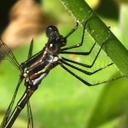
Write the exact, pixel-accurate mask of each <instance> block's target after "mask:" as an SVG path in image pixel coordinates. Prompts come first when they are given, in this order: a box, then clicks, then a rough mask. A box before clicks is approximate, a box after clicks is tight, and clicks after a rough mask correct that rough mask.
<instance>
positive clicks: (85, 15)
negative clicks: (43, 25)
mask: <svg viewBox="0 0 128 128" xmlns="http://www.w3.org/2000/svg"><path fill="white" fill-rule="evenodd" d="M60 1H61V3H62V4H63V5H64V6H65V7H66V8H67V9H68V11H69V12H70V13H71V14H72V15H73V16H74V17H75V18H76V19H77V20H79V21H80V22H81V23H82V24H83V23H84V22H85V21H87V25H86V29H87V31H88V33H89V34H90V35H91V36H92V37H93V38H94V40H95V41H96V42H97V43H98V44H99V45H101V44H102V43H103V42H104V41H105V40H106V41H105V42H106V43H105V45H104V51H105V52H106V53H107V55H108V56H109V57H110V58H111V59H112V61H113V62H114V63H115V64H116V66H117V67H118V68H119V70H120V71H121V72H122V73H128V51H127V49H126V48H125V47H124V46H123V45H122V44H121V42H120V41H119V40H118V39H117V38H116V37H115V36H114V34H113V33H112V32H111V31H110V29H109V28H108V27H107V26H106V25H105V24H104V23H103V22H102V21H101V20H100V18H99V17H98V16H97V14H95V12H94V11H93V10H92V9H91V8H90V7H89V6H88V4H87V3H86V2H85V1H84V0H77V1H74V0H60Z"/></svg>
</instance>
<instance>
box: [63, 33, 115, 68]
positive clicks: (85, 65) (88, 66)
mask: <svg viewBox="0 0 128 128" xmlns="http://www.w3.org/2000/svg"><path fill="white" fill-rule="evenodd" d="M109 38H110V35H109V36H108V37H107V38H106V39H105V40H104V41H103V43H102V45H101V47H100V49H99V51H98V53H97V55H96V56H95V58H94V60H93V62H92V63H91V64H89V65H88V64H83V63H80V62H77V61H73V60H70V59H67V58H64V57H62V59H63V60H65V61H67V62H71V63H74V64H78V65H81V66H84V67H86V68H91V67H93V65H94V64H95V62H96V60H97V58H98V56H99V54H100V52H101V49H102V48H103V46H104V44H105V43H106V41H107V40H108V39H109ZM111 64H113V63H111Z"/></svg>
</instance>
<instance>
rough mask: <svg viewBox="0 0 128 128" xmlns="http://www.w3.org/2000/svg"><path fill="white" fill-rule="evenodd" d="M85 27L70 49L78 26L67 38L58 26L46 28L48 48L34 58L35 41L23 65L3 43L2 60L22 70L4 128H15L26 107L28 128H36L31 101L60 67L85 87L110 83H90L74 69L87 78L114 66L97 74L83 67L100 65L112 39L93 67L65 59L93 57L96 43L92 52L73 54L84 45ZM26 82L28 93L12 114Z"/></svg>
mask: <svg viewBox="0 0 128 128" xmlns="http://www.w3.org/2000/svg"><path fill="white" fill-rule="evenodd" d="M85 27H86V23H85V25H84V27H83V32H82V37H81V41H80V43H76V44H74V45H72V46H69V47H67V46H66V45H67V38H68V37H69V36H70V35H72V34H73V33H74V32H75V31H76V29H77V28H78V23H77V24H76V26H75V27H74V28H73V29H72V30H71V31H70V32H69V33H68V34H67V35H66V36H62V35H61V34H60V33H59V31H58V29H57V28H56V27H55V26H48V28H47V29H46V35H47V37H48V42H47V43H46V45H45V47H44V48H43V49H42V50H41V51H39V52H38V53H36V54H35V55H32V50H33V41H31V45H30V48H29V53H28V59H27V60H26V61H25V62H23V63H21V64H19V63H18V61H17V60H16V58H15V56H14V54H13V53H12V51H11V49H10V48H9V47H8V46H7V45H6V44H5V43H4V42H3V41H0V57H3V56H7V57H8V59H9V60H10V61H11V62H12V63H13V64H14V65H15V66H16V67H17V68H18V69H19V71H20V78H19V82H18V84H17V86H16V89H15V92H14V95H13V97H12V100H11V103H10V105H9V107H8V109H7V111H6V113H5V116H4V119H3V121H2V124H1V127H2V128H11V127H12V125H13V124H14V122H15V120H16V119H17V117H18V115H19V114H20V112H21V111H22V109H23V108H24V107H25V105H27V108H28V109H27V110H28V114H29V119H28V128H29V127H32V128H33V119H32V111H31V107H30V103H29V99H30V97H31V96H32V95H33V93H34V92H35V91H36V90H37V89H38V86H39V85H40V83H41V81H42V80H43V79H44V78H45V77H46V76H47V75H48V73H49V72H50V71H51V70H52V69H53V68H55V67H56V66H57V65H60V66H61V67H62V68H63V69H64V70H66V71H67V72H68V73H69V74H71V75H72V76H74V77H76V78H77V79H78V80H80V81H81V82H83V83H84V84H85V85H88V86H95V85H98V84H101V83H105V82H108V81H103V82H99V83H90V82H88V81H87V80H85V79H84V78H82V77H80V76H79V75H78V74H76V73H74V72H73V71H72V70H71V69H74V70H77V71H78V72H81V73H83V74H85V75H93V74H95V73H97V72H99V71H101V70H103V69H105V68H107V67H108V66H111V65H112V63H110V64H108V65H107V66H105V67H102V68H99V69H97V70H95V71H93V72H89V71H86V70H85V69H83V68H91V67H93V66H94V63H95V62H96V60H97V58H98V56H99V54H100V52H101V49H102V47H103V45H104V43H105V42H106V41H107V40H109V37H107V38H106V39H105V40H104V42H102V45H101V47H100V49H99V51H98V52H97V54H96V56H95V58H94V60H93V62H92V64H90V65H88V64H84V63H81V62H78V61H76V60H71V59H67V58H66V57H63V56H62V55H63V54H71V55H81V56H88V55H90V53H91V52H92V50H93V49H94V47H95V43H94V44H93V45H92V47H91V49H90V50H89V51H88V52H74V51H71V50H72V49H77V48H79V47H81V46H82V45H83V42H84V34H85ZM80 67H83V68H80ZM23 80H24V85H25V87H26V90H25V92H24V94H23V95H22V97H21V98H20V100H19V101H18V103H17V105H16V107H15V108H14V110H13V111H12V106H13V104H14V101H15V97H16V95H17V92H18V89H19V86H20V84H21V82H22V81H23Z"/></svg>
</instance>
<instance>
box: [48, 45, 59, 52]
mask: <svg viewBox="0 0 128 128" xmlns="http://www.w3.org/2000/svg"><path fill="white" fill-rule="evenodd" d="M48 48H49V50H50V51H51V52H56V51H57V50H58V47H57V45H56V44H53V43H50V44H49V47H48Z"/></svg>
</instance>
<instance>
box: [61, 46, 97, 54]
mask: <svg viewBox="0 0 128 128" xmlns="http://www.w3.org/2000/svg"><path fill="white" fill-rule="evenodd" d="M95 45H96V43H94V44H93V46H92V47H91V49H90V50H89V51H88V52H70V51H62V52H60V53H61V54H76V55H89V54H90V53H91V52H92V50H93V48H94V46H95Z"/></svg>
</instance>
